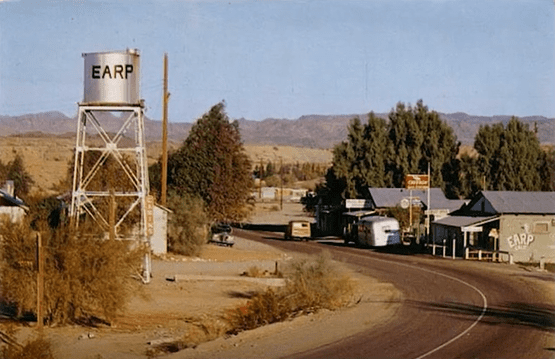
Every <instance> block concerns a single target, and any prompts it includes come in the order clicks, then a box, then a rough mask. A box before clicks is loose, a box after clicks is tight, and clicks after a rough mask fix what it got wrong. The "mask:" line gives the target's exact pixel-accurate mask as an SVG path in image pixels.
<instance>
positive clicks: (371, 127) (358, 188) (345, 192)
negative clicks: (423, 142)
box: [327, 112, 387, 198]
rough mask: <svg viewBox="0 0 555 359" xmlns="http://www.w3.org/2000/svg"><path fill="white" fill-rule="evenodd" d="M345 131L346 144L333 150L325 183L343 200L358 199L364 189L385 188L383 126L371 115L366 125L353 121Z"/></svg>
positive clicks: (384, 140) (384, 133) (384, 134)
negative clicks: (329, 170) (330, 165)
mask: <svg viewBox="0 0 555 359" xmlns="http://www.w3.org/2000/svg"><path fill="white" fill-rule="evenodd" d="M347 131H348V135H347V140H346V141H343V142H342V143H340V144H339V145H337V146H336V147H335V148H334V151H333V155H334V156H333V166H332V168H331V173H328V175H327V179H328V185H329V186H330V187H329V189H330V190H332V192H341V193H342V197H344V198H357V197H360V196H361V194H362V191H363V189H364V188H365V187H368V186H372V187H383V186H384V184H385V150H386V146H387V137H386V124H385V121H384V120H383V119H381V118H378V117H376V116H375V115H374V113H373V112H371V113H370V114H368V122H367V123H366V124H365V125H362V123H361V121H360V119H359V118H358V117H356V118H354V119H353V120H351V123H350V125H349V127H348V129H347ZM331 186H335V188H332V187H331Z"/></svg>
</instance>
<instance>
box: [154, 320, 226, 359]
mask: <svg viewBox="0 0 555 359" xmlns="http://www.w3.org/2000/svg"><path fill="white" fill-rule="evenodd" d="M188 321H189V322H190V324H191V327H190V328H189V329H188V330H187V334H185V335H184V336H183V337H182V338H181V339H179V340H173V341H169V342H164V343H161V344H158V345H155V346H153V347H152V348H149V349H148V350H147V352H146V355H147V357H156V356H159V355H163V354H168V353H175V352H178V351H180V350H183V349H186V348H195V347H196V346H197V345H199V344H201V343H204V342H208V341H211V340H214V339H216V338H219V337H221V336H223V335H224V334H225V333H226V332H227V331H228V330H229V326H228V323H227V322H225V321H223V320H221V319H215V318H211V317H208V316H203V317H201V318H197V319H189V320H188Z"/></svg>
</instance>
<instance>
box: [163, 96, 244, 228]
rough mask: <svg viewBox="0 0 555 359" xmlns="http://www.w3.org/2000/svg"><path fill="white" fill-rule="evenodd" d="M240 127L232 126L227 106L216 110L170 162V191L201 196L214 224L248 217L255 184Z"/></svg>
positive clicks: (200, 121) (194, 129) (198, 124)
mask: <svg viewBox="0 0 555 359" xmlns="http://www.w3.org/2000/svg"><path fill="white" fill-rule="evenodd" d="M250 171H251V164H250V161H249V159H248V157H247V155H246V153H245V149H244V147H243V143H242V142H241V135H240V132H239V124H238V122H237V121H233V122H230V120H229V118H228V116H227V114H226V113H225V103H223V102H221V103H218V104H217V105H215V106H213V107H212V108H211V109H210V111H208V113H206V114H204V115H203V116H202V117H201V118H200V119H198V120H197V122H196V123H195V124H194V125H193V127H192V128H191V131H190V133H189V136H188V137H187V139H186V140H185V141H184V143H183V145H182V146H181V147H180V148H179V149H178V150H177V151H176V152H174V153H172V154H170V156H169V159H168V189H172V190H175V191H176V192H178V193H179V192H185V193H189V194H192V195H196V196H199V197H200V198H202V200H203V201H204V202H205V204H206V208H207V211H208V214H209V216H210V218H211V219H212V220H213V221H235V220H240V219H242V218H243V217H244V216H245V215H246V212H245V205H246V204H247V200H248V198H249V196H250V193H251V189H252V186H253V180H252V177H251V175H250Z"/></svg>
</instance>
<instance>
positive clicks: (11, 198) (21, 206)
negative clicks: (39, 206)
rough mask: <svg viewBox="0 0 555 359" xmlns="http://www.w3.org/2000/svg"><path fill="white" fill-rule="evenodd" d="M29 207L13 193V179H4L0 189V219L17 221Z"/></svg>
mask: <svg viewBox="0 0 555 359" xmlns="http://www.w3.org/2000/svg"><path fill="white" fill-rule="evenodd" d="M28 210H29V207H27V206H26V205H25V203H24V202H23V201H22V200H21V199H20V198H18V197H16V196H15V194H14V184H13V181H6V183H5V185H4V187H3V188H2V189H0V219H1V218H7V219H8V220H9V221H10V222H12V223H15V222H19V221H21V220H22V219H23V217H24V216H25V213H26V212H27V211H28Z"/></svg>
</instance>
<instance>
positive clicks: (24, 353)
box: [0, 337, 54, 359]
mask: <svg viewBox="0 0 555 359" xmlns="http://www.w3.org/2000/svg"><path fill="white" fill-rule="evenodd" d="M0 358H2V359H54V355H53V354H52V350H51V348H50V342H49V341H48V340H46V339H44V338H42V337H38V338H36V339H32V340H29V341H28V342H27V343H25V345H23V346H15V345H6V346H4V347H2V349H1V350H0Z"/></svg>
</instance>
